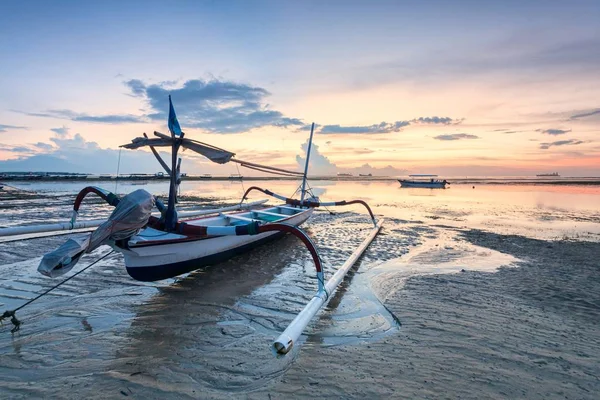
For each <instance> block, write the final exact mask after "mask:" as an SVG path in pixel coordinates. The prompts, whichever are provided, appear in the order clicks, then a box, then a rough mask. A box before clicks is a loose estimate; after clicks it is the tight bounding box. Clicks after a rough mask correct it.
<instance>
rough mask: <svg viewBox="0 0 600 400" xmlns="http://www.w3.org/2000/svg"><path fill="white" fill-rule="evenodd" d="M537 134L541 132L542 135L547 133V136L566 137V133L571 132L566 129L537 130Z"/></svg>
mask: <svg viewBox="0 0 600 400" xmlns="http://www.w3.org/2000/svg"><path fill="white" fill-rule="evenodd" d="M535 131H536V132H541V133H545V134H547V135H554V136H556V135H564V134H565V133H569V132H571V130H570V129H568V130H564V129H536V130H535Z"/></svg>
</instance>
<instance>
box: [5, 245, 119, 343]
mask: <svg viewBox="0 0 600 400" xmlns="http://www.w3.org/2000/svg"><path fill="white" fill-rule="evenodd" d="M114 252H115V251H114V250H111V251H109V252H108V253H106V254H105V255H103V256H102V257H100V258H99V259H97V260H96V261H94V262H93V263H91V264H90V265H88V266H87V267H85V268H84V269H82V270H81V271H78V272H77V273H75V274H73V275H71V276H70V277H68V278H67V279H65V280H63V281H61V282H59V283H57V284H56V285H54V286H52V287H51V288H50V289H48V290H46V291H45V292H44V293H42V294H40V295H38V296H36V297H34V298H33V299H31V300H29V301H28V302H26V303H25V304H22V305H21V306H19V307H17V308H15V309H14V310H6V311H4V314H2V315H1V316H0V323H1V322H2V321H3V320H4V319H6V318H10V322H12V324H13V325H14V326H13V328H12V329H11V330H10V332H11V333H15V332H17V331H18V330H19V329H20V328H21V321H19V320H18V319H17V316H16V315H15V313H16V312H17V311H19V310H20V309H22V308H24V307H25V306H28V305H29V304H31V303H33V302H34V301H36V300H37V299H39V298H40V297H42V296H45V295H47V294H48V293H50V292H51V291H53V290H54V289H56V288H57V287H59V286H60V285H62V284H64V283H66V282H68V281H70V280H71V279H73V278H75V277H76V276H77V275H79V274H80V273H82V272H83V271H85V270H87V269H88V268H90V267H93V266H94V265H95V264H97V263H98V262H100V261H102V260H104V259H105V258H106V257H108V256H109V255H111V254H112V253H114Z"/></svg>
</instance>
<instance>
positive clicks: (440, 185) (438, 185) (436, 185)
mask: <svg viewBox="0 0 600 400" xmlns="http://www.w3.org/2000/svg"><path fill="white" fill-rule="evenodd" d="M398 182H400V187H403V188H428V189H446V183H445V182H440V181H435V182H419V181H406V180H402V179H398Z"/></svg>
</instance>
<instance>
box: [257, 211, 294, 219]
mask: <svg viewBox="0 0 600 400" xmlns="http://www.w3.org/2000/svg"><path fill="white" fill-rule="evenodd" d="M252 212H253V213H255V214H259V215H268V216H269V217H275V218H280V219H281V218H287V217H289V215H285V214H277V213H274V212H270V211H259V210H252Z"/></svg>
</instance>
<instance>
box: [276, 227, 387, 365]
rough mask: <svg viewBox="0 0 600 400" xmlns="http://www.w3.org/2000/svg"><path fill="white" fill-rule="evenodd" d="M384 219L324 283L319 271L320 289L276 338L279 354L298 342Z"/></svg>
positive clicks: (286, 351)
mask: <svg viewBox="0 0 600 400" xmlns="http://www.w3.org/2000/svg"><path fill="white" fill-rule="evenodd" d="M383 221H384V220H383V219H381V220H379V221H378V222H377V224H376V225H375V227H374V228H373V229H371V232H370V233H369V236H367V238H366V239H365V240H364V241H363V242H362V243H361V244H360V246H359V247H358V248H357V249H356V250H354V253H352V255H351V256H350V258H348V260H346V262H345V263H344V265H342V266H341V267H340V268H339V269H338V270H337V271H336V273H335V274H334V275H333V276H332V277H331V279H329V280H328V281H327V283H325V284H324V283H323V281H324V279H323V272H318V273H317V280H318V281H319V290H318V291H317V293H316V294H315V296H314V297H313V298H312V300H311V301H310V302H309V303H308V304H307V305H306V307H304V309H303V310H302V311H301V312H300V314H298V315H297V316H296V318H294V320H293V321H292V322H291V323H290V325H289V326H288V327H287V328H286V330H285V331H284V332H283V333H282V334H281V335H280V336H279V337H278V338H277V340H275V342H274V343H273V348H274V349H275V351H276V352H277V353H279V354H287V353H288V352H289V351H290V350H291V349H292V348H293V347H294V343H296V342H298V338H299V337H300V335H301V334H302V332H303V331H304V329H305V328H306V326H307V325H308V323H309V322H310V321H311V320H312V318H313V317H314V316H315V314H316V313H317V312H318V311H319V309H321V307H322V306H323V304H325V303H326V302H327V300H328V299H329V298H330V297H331V294H332V293H333V291H334V290H335V288H336V287H337V286H338V285H339V284H340V282H341V281H342V280H343V279H344V277H345V276H346V274H347V273H348V271H349V270H350V268H351V267H352V266H353V265H354V264H355V263H356V261H357V260H358V259H359V258H360V256H361V255H362V254H363V253H364V252H365V250H366V249H367V247H369V244H371V242H372V241H373V239H375V236H377V234H378V233H379V231H380V230H381V226H382V225H383Z"/></svg>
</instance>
